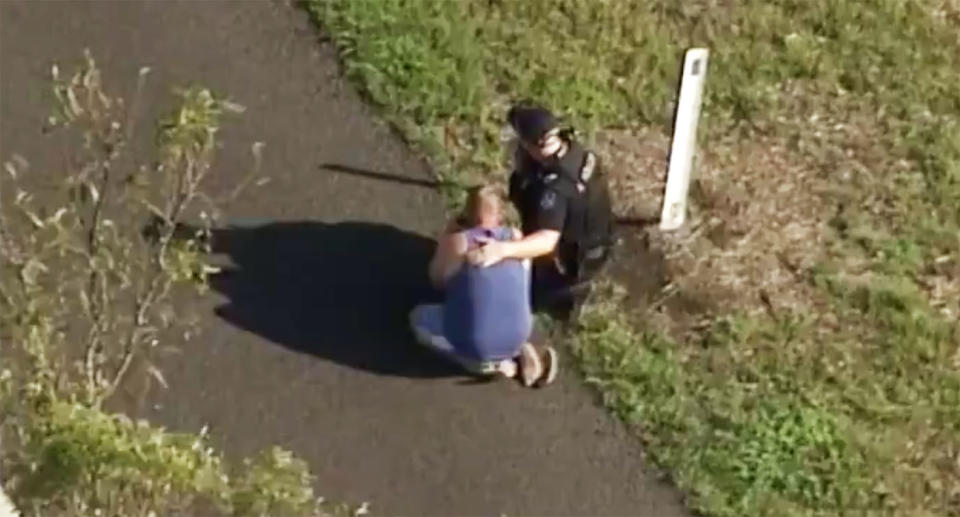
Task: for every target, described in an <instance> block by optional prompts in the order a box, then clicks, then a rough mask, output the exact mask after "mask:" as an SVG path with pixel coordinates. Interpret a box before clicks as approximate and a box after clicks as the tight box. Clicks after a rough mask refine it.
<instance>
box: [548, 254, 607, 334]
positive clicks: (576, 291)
mask: <svg viewBox="0 0 960 517" xmlns="http://www.w3.org/2000/svg"><path fill="white" fill-rule="evenodd" d="M607 258H608V256H607V254H604V256H603V257H602V258H600V259H598V260H594V261H589V262H583V263H581V264H579V265H578V266H577V268H576V269H577V273H576V274H572V275H571V274H564V273H563V272H561V271H560V270H559V269H558V268H557V266H556V264H555V263H554V262H553V260H547V259H541V260H534V261H533V264H532V268H531V275H532V282H531V298H532V305H533V310H534V311H543V312H546V313H548V314H551V315H553V316H555V317H558V318H560V319H564V320H566V319H568V318H569V317H570V316H571V315H572V314H573V313H574V312H575V311H576V310H577V308H578V306H579V305H580V304H582V303H583V301H584V299H585V298H586V296H587V294H589V284H590V281H591V280H593V278H594V277H595V276H596V275H597V273H599V271H600V269H602V267H603V266H604V265H605V264H606V261H607Z"/></svg>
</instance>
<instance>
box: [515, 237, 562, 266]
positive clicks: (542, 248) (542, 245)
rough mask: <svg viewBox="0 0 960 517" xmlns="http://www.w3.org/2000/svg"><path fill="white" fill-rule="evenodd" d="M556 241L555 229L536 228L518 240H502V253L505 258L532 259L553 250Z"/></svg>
mask: <svg viewBox="0 0 960 517" xmlns="http://www.w3.org/2000/svg"><path fill="white" fill-rule="evenodd" d="M558 242H560V232H558V231H557V230H538V231H535V232H533V233H531V234H530V235H527V236H526V237H524V238H522V239H520V240H518V241H508V242H504V243H503V254H504V257H507V258H515V259H520V260H523V259H533V258H537V257H540V256H543V255H547V254H549V253H551V252H553V250H554V249H555V248H556V247H557V243H558Z"/></svg>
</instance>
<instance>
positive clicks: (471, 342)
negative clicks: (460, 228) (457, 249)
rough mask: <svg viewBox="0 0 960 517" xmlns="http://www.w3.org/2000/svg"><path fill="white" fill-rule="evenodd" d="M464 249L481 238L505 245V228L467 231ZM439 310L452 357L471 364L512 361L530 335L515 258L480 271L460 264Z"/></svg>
mask: <svg viewBox="0 0 960 517" xmlns="http://www.w3.org/2000/svg"><path fill="white" fill-rule="evenodd" d="M465 233H466V237H467V247H468V249H473V248H475V247H476V246H477V245H478V243H477V238H478V237H480V236H482V235H486V236H488V237H492V238H495V239H497V240H501V241H504V240H511V239H512V238H513V235H512V231H511V230H510V228H504V227H498V228H492V229H487V228H472V229H470V230H467V231H466V232H465ZM445 291H446V299H445V302H444V310H443V329H444V336H445V337H446V339H447V341H448V342H449V343H450V345H451V346H453V348H454V349H455V350H456V351H457V353H459V354H461V355H464V356H466V357H469V358H472V359H477V360H484V361H487V360H501V359H507V358H511V357H514V356H516V355H517V354H518V353H519V348H520V345H522V344H523V343H525V342H526V341H527V340H528V339H529V338H530V334H531V332H532V331H533V315H532V313H531V309H530V289H529V283H528V272H527V271H526V269H525V268H524V267H523V263H522V262H521V261H520V260H517V259H505V260H502V261H500V262H498V263H497V264H494V265H493V266H489V267H480V266H474V265H471V264H470V263H469V262H466V261H464V263H463V265H462V266H461V268H460V270H459V271H457V273H456V274H455V275H454V276H453V277H452V278H451V279H450V280H449V281H448V282H447V286H446V289H445Z"/></svg>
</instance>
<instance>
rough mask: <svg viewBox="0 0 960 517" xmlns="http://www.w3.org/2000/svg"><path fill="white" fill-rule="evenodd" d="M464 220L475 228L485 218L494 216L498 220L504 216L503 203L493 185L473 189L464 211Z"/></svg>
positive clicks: (469, 193) (468, 193) (468, 196)
mask: <svg viewBox="0 0 960 517" xmlns="http://www.w3.org/2000/svg"><path fill="white" fill-rule="evenodd" d="M463 215H464V218H465V219H466V220H467V221H468V222H469V223H470V225H472V226H475V225H478V224H480V222H481V221H482V220H483V218H484V216H493V217H495V218H496V219H497V220H499V219H501V218H502V216H503V201H502V200H501V199H500V193H499V191H498V190H497V188H496V187H494V186H493V185H481V186H478V187H473V188H471V189H470V190H469V191H468V192H467V203H466V206H465V207H464V209H463Z"/></svg>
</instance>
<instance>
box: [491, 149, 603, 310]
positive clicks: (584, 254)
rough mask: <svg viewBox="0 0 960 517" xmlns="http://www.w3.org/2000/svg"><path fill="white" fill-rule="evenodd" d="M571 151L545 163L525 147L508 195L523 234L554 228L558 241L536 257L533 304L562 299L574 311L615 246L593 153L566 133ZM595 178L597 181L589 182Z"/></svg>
mask: <svg viewBox="0 0 960 517" xmlns="http://www.w3.org/2000/svg"><path fill="white" fill-rule="evenodd" d="M565 140H566V141H567V144H568V150H567V152H566V153H565V154H564V155H563V157H561V158H552V159H550V160H549V161H547V163H540V162H537V161H536V160H534V159H533V158H532V157H530V155H528V154H527V153H526V151H524V150H523V149H522V148H519V149H518V151H517V156H516V168H515V169H514V171H513V173H512V174H511V175H510V180H509V196H510V200H511V202H512V203H513V205H514V206H515V207H516V209H517V211H518V212H519V213H520V218H521V227H522V230H523V233H524V235H529V234H531V233H534V232H536V231H538V230H544V229H549V230H556V231H558V232H560V240H559V242H558V243H557V247H556V249H555V250H554V252H553V253H551V254H549V255H547V256H543V257H538V258H536V259H534V260H533V270H532V273H533V286H532V287H533V293H532V294H533V304H534V306H535V307H537V308H542V307H543V306H545V305H555V304H557V303H559V307H560V308H561V309H566V310H572V309H573V308H574V307H573V305H575V304H577V303H578V302H580V301H582V300H580V299H578V298H581V297H582V296H578V295H581V294H585V293H580V289H579V288H580V287H585V285H586V283H587V282H589V280H591V279H592V278H593V277H594V276H595V275H596V273H598V271H599V270H600V268H601V267H602V266H603V265H604V264H605V263H606V261H607V259H608V258H609V255H610V249H611V246H612V241H613V239H612V214H611V206H610V198H609V192H608V191H607V186H606V184H605V183H604V182H605V179H603V178H601V175H602V174H601V171H600V170H599V167H600V165H599V164H598V160H597V157H596V155H595V154H594V153H592V152H590V151H587V150H585V149H584V148H583V147H582V146H581V145H580V144H579V143H577V142H575V141H572V140H570V139H568V138H565ZM591 179H595V181H591Z"/></svg>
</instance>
